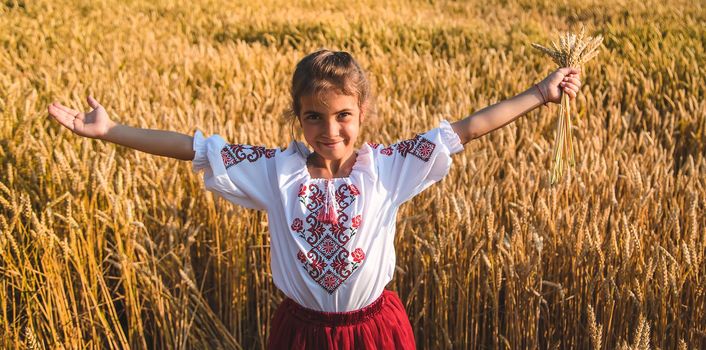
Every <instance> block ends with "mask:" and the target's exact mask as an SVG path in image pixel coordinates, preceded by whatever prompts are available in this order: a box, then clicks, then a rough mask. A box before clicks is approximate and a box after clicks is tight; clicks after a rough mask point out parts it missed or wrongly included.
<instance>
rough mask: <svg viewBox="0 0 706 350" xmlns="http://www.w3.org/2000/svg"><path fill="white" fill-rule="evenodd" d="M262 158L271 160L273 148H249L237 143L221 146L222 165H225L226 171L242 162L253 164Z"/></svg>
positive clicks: (273, 152)
mask: <svg viewBox="0 0 706 350" xmlns="http://www.w3.org/2000/svg"><path fill="white" fill-rule="evenodd" d="M262 156H265V158H272V157H274V156H275V150H274V149H273V148H265V147H262V146H249V145H242V144H237V143H235V144H226V145H225V146H223V149H221V157H223V163H224V164H225V166H226V169H228V168H230V167H232V166H233V165H236V164H238V163H240V162H242V161H244V160H247V161H249V162H251V163H253V162H255V161H257V160H258V159H260V158H261V157H262Z"/></svg>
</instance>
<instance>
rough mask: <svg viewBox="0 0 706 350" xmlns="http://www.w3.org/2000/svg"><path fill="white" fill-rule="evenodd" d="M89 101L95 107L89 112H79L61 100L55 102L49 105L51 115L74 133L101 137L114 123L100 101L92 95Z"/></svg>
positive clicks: (95, 137)
mask: <svg viewBox="0 0 706 350" xmlns="http://www.w3.org/2000/svg"><path fill="white" fill-rule="evenodd" d="M87 101H88V105H90V106H91V108H93V110H92V111H90V112H88V113H83V112H79V111H77V110H75V109H71V108H69V107H66V106H64V105H62V104H61V103H59V102H54V103H52V104H50V105H49V108H48V110H49V115H50V116H52V117H54V119H56V121H58V122H59V123H60V124H61V125H63V126H65V127H67V128H68V129H69V130H71V131H72V132H73V133H74V134H77V135H80V136H84V137H90V138H94V139H99V138H101V137H103V136H104V135H105V134H107V133H108V130H110V128H111V127H112V126H113V125H114V123H113V122H112V121H111V120H110V118H109V117H108V113H107V112H106V111H105V108H103V106H101V105H100V103H98V101H96V100H95V99H94V98H93V97H91V96H88V98H87Z"/></svg>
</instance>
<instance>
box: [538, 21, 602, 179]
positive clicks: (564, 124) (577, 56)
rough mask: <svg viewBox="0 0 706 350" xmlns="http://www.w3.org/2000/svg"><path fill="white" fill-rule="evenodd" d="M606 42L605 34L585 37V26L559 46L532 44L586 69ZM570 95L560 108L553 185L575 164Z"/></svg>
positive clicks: (562, 63) (559, 60) (567, 63)
mask: <svg viewBox="0 0 706 350" xmlns="http://www.w3.org/2000/svg"><path fill="white" fill-rule="evenodd" d="M602 42H603V37H602V36H601V35H598V36H596V37H586V36H585V32H584V28H583V27H581V32H580V33H579V34H578V36H577V35H576V34H572V33H570V32H566V33H565V34H564V35H563V36H560V37H559V45H557V44H556V43H555V42H553V41H552V48H548V47H544V46H542V45H539V44H536V43H533V44H532V46H533V47H534V48H536V49H538V50H539V51H541V52H543V53H544V54H546V55H547V56H549V57H551V59H552V61H554V63H556V64H557V65H558V66H559V67H577V68H579V69H581V68H583V64H584V63H586V62H588V61H589V60H590V59H592V58H593V57H595V56H596V55H597V54H598V48H599V47H600V45H601V43H602ZM570 102H571V101H570V99H569V96H568V95H566V94H562V96H561V109H560V110H559V118H558V120H557V131H556V143H555V144H554V154H553V156H552V158H553V159H554V165H553V166H552V178H551V183H552V184H554V183H555V182H556V181H557V180H558V179H559V178H561V177H562V176H563V174H564V170H565V169H566V167H567V166H571V167H573V166H574V165H575V164H576V159H575V158H574V143H573V138H572V136H571V103H570Z"/></svg>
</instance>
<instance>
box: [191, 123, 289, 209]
mask: <svg viewBox="0 0 706 350" xmlns="http://www.w3.org/2000/svg"><path fill="white" fill-rule="evenodd" d="M193 150H194V151H195V152H196V155H195V156H194V159H193V161H192V166H193V171H194V172H195V173H198V172H199V171H201V170H202V169H203V170H204V175H203V179H204V183H205V187H206V189H207V190H209V191H211V192H213V193H215V194H217V195H219V196H221V197H223V198H225V199H226V200H228V201H230V202H232V203H235V204H238V205H241V206H244V207H246V208H252V209H261V210H266V209H267V207H268V204H269V203H274V201H275V200H276V196H275V192H274V189H276V188H277V186H276V185H275V186H272V179H276V177H273V176H271V175H272V174H274V173H275V167H274V157H275V156H276V154H277V153H279V151H280V150H279V149H269V148H265V147H261V146H250V145H243V144H231V143H228V142H226V141H225V140H224V139H223V138H222V137H221V136H219V135H217V134H214V135H211V136H210V137H208V138H205V137H204V135H203V134H202V133H201V131H198V130H197V131H196V133H195V134H194V144H193Z"/></svg>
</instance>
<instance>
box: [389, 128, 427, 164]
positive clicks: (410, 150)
mask: <svg viewBox="0 0 706 350" xmlns="http://www.w3.org/2000/svg"><path fill="white" fill-rule="evenodd" d="M393 148H394V149H396V150H397V152H399V153H400V155H401V156H402V157H407V154H412V155H413V156H415V157H417V158H419V159H421V160H423V161H425V162H426V161H428V160H429V158H431V155H432V153H434V148H436V145H435V144H434V143H433V142H431V141H429V140H427V139H426V138H424V136H422V135H421V134H417V136H415V137H414V138H413V139H409V140H404V141H400V142H398V143H395V144H392V145H390V146H389V147H385V148H383V149H381V150H380V153H382V154H384V155H386V156H389V155H392V150H393Z"/></svg>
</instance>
